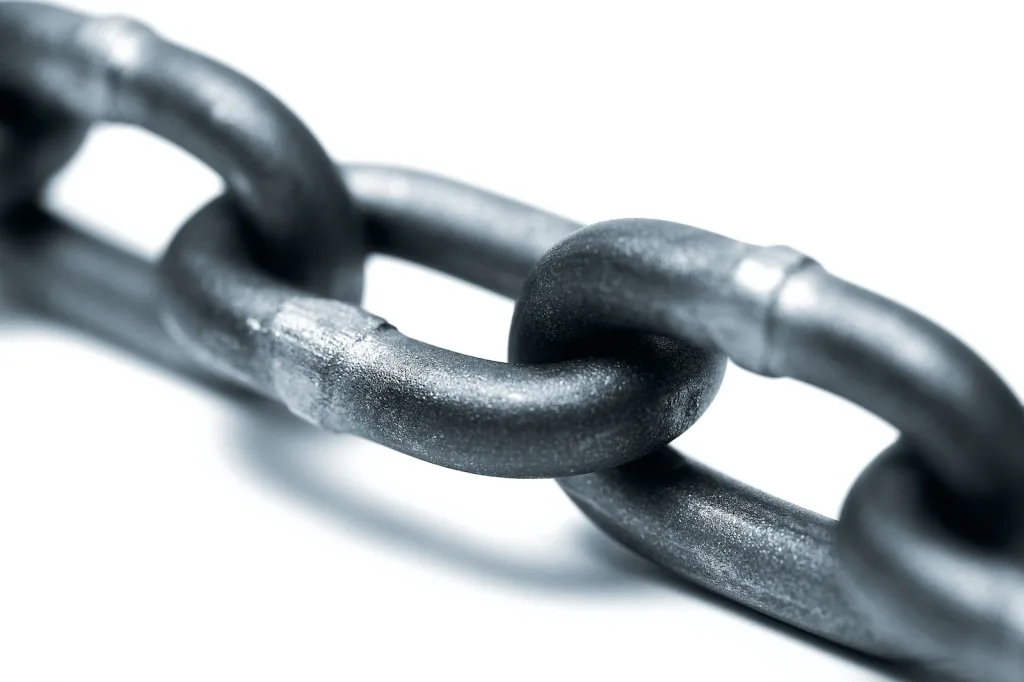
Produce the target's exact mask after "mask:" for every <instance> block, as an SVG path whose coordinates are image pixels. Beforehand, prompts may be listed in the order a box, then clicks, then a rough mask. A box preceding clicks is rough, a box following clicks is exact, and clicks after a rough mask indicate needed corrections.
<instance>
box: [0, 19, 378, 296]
mask: <svg viewBox="0 0 1024 682" xmlns="http://www.w3.org/2000/svg"><path fill="white" fill-rule="evenodd" d="M2 92H12V93H15V94H16V95H17V96H19V97H20V98H22V99H28V100H32V101H35V102H39V103H41V104H43V105H45V106H46V107H48V108H52V109H55V110H58V111H61V112H63V113H64V114H65V115H66V116H70V117H74V118H78V119H82V120H83V121H88V122H92V121H111V122H119V123H127V124H132V125H136V126H140V127H142V128H145V129H147V130H150V131H152V132H154V133H156V134H157V135H160V136H162V137H165V138H167V139H168V140H171V141H172V142H175V143H176V144H178V145H180V146H181V147H182V148H184V149H185V150H187V151H188V152H190V153H192V154H194V155H195V156H196V157H197V158H199V159H200V160H202V161H204V162H206V163H207V164H209V165H210V167H211V168H213V169H214V170H215V171H217V172H218V173H220V175H221V176H222V177H223V178H224V182H225V183H226V185H227V189H228V193H229V194H230V196H231V197H232V200H233V202H234V203H235V204H236V205H237V206H238V207H239V210H240V211H241V212H242V213H243V214H244V215H245V217H246V219H247V220H246V229H247V231H251V232H253V233H254V234H253V235H252V237H253V238H251V239H247V242H246V246H247V248H250V249H252V250H253V251H254V253H255V254H256V256H257V257H258V260H259V262H260V263H261V265H263V266H264V267H266V268H271V269H273V271H274V272H276V273H277V274H279V275H281V276H284V277H286V278H287V279H289V280H290V281H295V282H299V283H301V284H302V285H303V286H304V287H306V288H309V289H312V290H315V291H318V292H321V293H329V294H331V295H334V296H337V297H339V298H342V299H344V300H349V301H354V302H358V300H359V298H360V295H361V292H362V263H363V256H364V251H365V249H364V245H363V230H362V229H361V227H360V224H359V216H358V214H357V213H356V212H355V210H354V209H353V207H352V203H351V200H350V198H349V196H348V193H347V192H346V191H345V188H344V186H343V185H342V184H341V183H340V182H338V178H337V176H336V175H335V174H334V173H333V172H332V163H331V161H330V159H329V158H328V157H327V154H326V153H325V152H324V150H323V149H322V148H321V146H320V145H319V144H318V143H317V141H316V139H315V138H314V137H313V135H312V134H311V133H310V132H309V130H308V129H307V128H306V127H305V126H304V125H303V124H302V122H301V121H299V119H298V118H297V117H296V116H295V114H293V113H292V112H291V111H290V110H289V109H288V108H287V107H285V106H284V105H283V104H282V103H281V102H280V101H279V100H278V99H277V98H275V97H274V96H273V95H271V94H270V93H268V92H267V91H266V90H264V89H263V88H262V87H260V86H258V85H256V84H255V83H253V82H252V81H251V80H249V79H247V78H245V77H244V76H242V75H241V74H239V73H237V72H235V71H233V70H231V69H229V68H228V67H226V66H224V65H223V64H219V63H217V62H215V61H213V60H211V59H209V58H207V57H203V56H200V55H197V54H195V53H194V52H191V51H189V50H185V49H184V48H181V47H179V46H177V45H174V44H172V43H169V42H167V41H165V40H163V39H162V38H160V37H159V36H158V35H157V34H155V33H154V32H153V31H152V30H150V29H149V28H147V27H146V26H144V25H142V24H140V23H138V22H136V21H133V20H131V19H126V18H122V17H90V16H86V15H82V14H79V13H76V12H72V11H70V10H66V9H62V8H58V7H53V6H50V5H44V4H36V3H23V2H9V3H8V2H4V3H0V93H2ZM327 254H330V256H329V257H328V256H327Z"/></svg>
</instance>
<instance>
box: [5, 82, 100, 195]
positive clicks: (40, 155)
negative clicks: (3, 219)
mask: <svg viewBox="0 0 1024 682" xmlns="http://www.w3.org/2000/svg"><path fill="white" fill-rule="evenodd" d="M85 133H86V126H85V125H84V124H83V123H81V122H79V121H76V120H75V119H73V118H71V117H69V116H67V115H65V114H61V113H60V112H57V111H54V110H52V109H49V108H47V107H42V106H40V105H39V104H38V103H37V102H32V101H25V100H24V99H23V98H21V97H18V96H16V95H14V94H11V93H6V92H0V211H4V210H6V209H7V208H8V207H9V206H10V205H12V204H14V203H17V202H20V201H23V200H26V199H32V198H33V197H34V195H35V194H36V193H37V192H38V191H39V189H40V188H41V187H42V186H43V185H44V184H45V183H46V181H47V180H49V179H50V177H51V176H52V175H53V174H54V173H56V172H57V171H58V170H59V169H60V168H61V167H62V166H64V164H66V163H67V162H68V161H69V160H70V159H71V157H72V156H74V154H75V152H76V151H78V148H79V147H80V146H81V144H82V142H83V140H84V139H85Z"/></svg>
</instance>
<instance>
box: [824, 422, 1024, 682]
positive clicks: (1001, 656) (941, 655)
mask: <svg viewBox="0 0 1024 682" xmlns="http://www.w3.org/2000/svg"><path fill="white" fill-rule="evenodd" d="M944 504H945V502H944V501H943V500H942V491H941V488H938V487H937V486H936V485H935V481H934V480H933V479H931V478H930V477H929V476H927V475H926V474H925V471H924V469H923V468H922V466H921V457H920V453H919V452H918V451H917V449H916V448H915V447H914V446H913V445H911V443H910V442H909V441H907V440H901V441H898V442H897V443H896V444H894V445H893V446H892V447H890V448H889V449H888V450H886V452H884V453H883V454H882V455H880V456H879V457H878V458H877V459H876V460H875V461H874V462H873V463H872V464H871V465H870V466H869V467H868V468H867V469H866V470H865V471H864V473H862V474H861V476H860V477H859V478H858V480H857V483H856V484H855V485H854V487H853V489H852V490H851V491H850V494H849V495H848V496H847V499H846V503H845V505H844V507H843V512H842V515H841V516H840V522H839V528H838V530H837V544H838V550H837V551H838V554H839V557H840V558H841V560H842V565H843V567H844V569H845V571H846V573H847V574H848V575H849V579H848V581H847V584H846V587H847V589H848V591H850V592H851V593H852V594H853V595H855V596H856V597H857V598H858V605H859V607H860V608H861V609H862V610H864V612H865V613H867V614H868V615H869V616H870V618H871V620H872V622H873V624H874V625H875V626H876V628H877V629H878V630H879V631H880V632H885V633H888V634H889V635H890V636H891V637H893V638H899V639H900V640H902V641H904V642H907V647H908V649H909V650H912V651H914V652H915V653H916V654H917V655H918V656H920V657H921V658H923V659H925V660H928V661H929V662H930V663H931V664H932V665H933V666H934V667H936V668H941V669H945V670H947V671H949V672H951V673H954V674H957V675H960V676H963V677H966V678H968V679H979V680H991V681H995V682H1019V680H1024V551H1022V550H1024V535H1022V533H1021V531H1022V530H1024V524H1020V523H1019V521H1020V519H1019V517H1017V518H1015V519H1013V520H1014V521H1016V522H1017V523H1016V525H1017V529H1016V530H1017V533H1016V535H1015V537H1013V538H1012V539H1009V540H1005V539H1004V540H1002V541H998V542H988V543H983V542H979V541H977V540H976V539H973V538H969V537H964V536H962V535H960V534H958V533H955V532H954V531H952V530H951V529H950V528H949V527H948V524H947V523H944V521H943V518H942V516H943V514H940V513H936V512H937V511H943V505H944ZM954 513H956V512H954ZM979 523H980V524H986V520H985V519H984V518H981V519H980V520H979ZM959 525H961V526H967V527H966V528H964V530H965V531H967V532H970V531H972V530H973V531H974V534H975V535H978V536H981V535H985V534H987V532H986V531H987V530H988V529H986V528H984V527H975V528H973V529H972V528H971V527H970V524H964V523H961V524H959ZM986 525H987V524H986Z"/></svg>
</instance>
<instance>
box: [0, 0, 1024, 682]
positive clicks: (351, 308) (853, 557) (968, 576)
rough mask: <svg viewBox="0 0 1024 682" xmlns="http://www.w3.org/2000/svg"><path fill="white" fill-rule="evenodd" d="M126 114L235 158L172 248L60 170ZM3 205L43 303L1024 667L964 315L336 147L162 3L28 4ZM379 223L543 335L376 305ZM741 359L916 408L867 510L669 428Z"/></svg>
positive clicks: (993, 392)
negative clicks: (488, 357) (682, 448)
mask: <svg viewBox="0 0 1024 682" xmlns="http://www.w3.org/2000/svg"><path fill="white" fill-rule="evenodd" d="M99 120H106V121H118V122H124V123H130V124H133V125H137V126H140V127H143V128H146V129H148V130H150V131H152V132H153V133H155V134H158V135H161V136H163V137H166V138H167V139H169V140H171V141H173V142H175V143H177V144H179V145H180V146H181V147H182V148H184V149H186V150H187V151H189V152H191V153H192V154H194V155H195V156H197V157H198V158H200V159H201V160H203V161H205V162H206V163H208V164H209V165H210V166H211V168H213V169H214V170H216V171H217V172H218V173H220V174H221V175H222V176H223V178H224V180H225V184H226V187H227V192H226V194H225V195H224V196H222V197H220V198H218V199H216V200H214V201H213V202H211V203H210V204H208V205H207V206H205V207H204V208H202V209H201V210H199V211H198V212H197V213H196V214H195V215H194V216H193V217H192V218H191V219H190V220H189V221H188V222H187V223H186V225H185V226H184V227H183V228H182V229H181V230H180V231H179V232H178V234H177V235H176V236H175V238H174V240H173V242H172V244H171V246H170V247H169V249H168V250H167V252H166V254H165V256H164V257H163V258H162V260H161V262H160V263H159V264H158V265H157V266H154V265H152V264H150V263H147V262H145V261H143V260H141V259H139V258H137V257H135V256H133V255H131V254H128V253H126V252H124V251H121V250H119V249H118V248H116V247H113V246H111V245H109V244H106V243H103V242H101V241H98V240H97V239H95V238H94V237H91V236H89V235H88V234H87V233H85V232H83V231H80V230H78V229H76V228H75V227H73V226H71V225H69V224H67V223H65V222H64V221H63V220H62V219H60V218H59V217H56V216H54V215H52V214H50V213H48V212H47V211H46V209H45V208H42V207H41V206H40V205H39V203H38V201H37V200H36V195H37V193H38V190H39V189H40V188H41V187H42V186H43V185H44V184H45V182H46V180H47V179H48V178H49V177H50V176H52V174H53V173H55V172H56V171H57V170H58V169H59V168H60V167H61V166H62V165H63V164H64V163H65V162H66V161H67V160H69V159H70V157H71V156H72V155H73V154H74V152H75V150H76V148H77V146H78V145H79V143H80V142H81V141H82V139H83V137H84V132H85V130H86V128H87V126H88V124H89V123H91V122H94V121H99ZM0 210H2V212H3V213H2V220H0V281H2V282H3V285H4V291H5V292H7V294H8V295H9V296H10V297H11V298H12V299H14V300H16V301H18V302H20V303H22V304H24V305H27V306H31V307H32V308H34V309H36V310H39V311H43V312H45V313H48V314H50V315H52V316H54V317H56V318H59V319H62V320H64V321H67V322H69V323H72V324H74V325H78V326H81V327H84V328H87V329H89V330H91V331H93V332H95V333H97V334H99V335H101V336H103V337H105V338H108V339H111V340H113V341H115V342H118V343H120V344H122V345H124V346H125V347H127V348H129V349H131V350H133V351H135V352H138V353H142V354H144V355H146V356H148V357H151V358H153V359H155V360H157V361H159V362H161V363H164V364H167V365H169V366H172V367H174V368H176V369H179V370H181V371H184V372H186V373H188V374H195V375H199V376H201V377H203V378H205V379H208V380H227V381H229V382H230V383H232V384H237V385H241V386H244V387H246V388H249V389H252V390H254V391H256V392H258V393H260V394H262V395H264V396H267V397H269V398H272V399H274V400H277V401H280V402H281V403H283V404H285V405H286V406H287V407H288V408H289V409H290V410H292V411H293V412H295V413H296V414H298V415H299V416H301V417H303V418H304V419H306V420H308V421H310V422H312V423H314V424H317V425H319V426H321V427H323V428H326V429H330V430H335V431H343V432H347V433H355V434H358V435H360V436H363V437H365V438H368V439H371V440H374V441H376V442H378V443H381V444H384V445H386V446H388V447H391V448H394V449H396V450H399V451H401V452H404V453H407V454H409V455H412V456H414V457H418V458H421V459H424V460H426V461H429V462H433V463H435V464H439V465H441V466H445V467H450V468H454V469H460V470H463V471H469V472H473V473H477V474H482V475H489V476H505V477H545V478H546V477H551V478H558V479H559V483H560V485H561V486H562V488H563V489H564V490H565V491H566V492H567V493H568V494H569V496H570V497H571V498H572V500H573V501H574V502H575V503H576V504H577V505H579V507H580V508H581V509H582V510H583V512H584V513H586V514H587V516H589V517H590V518H591V519H593V520H594V521H595V522H596V523H597V524H598V525H599V526H601V527H602V528H603V529H605V530H606V531H607V532H608V533H609V534H611V535H612V536H613V537H615V538H617V539H618V540H620V541H621V542H623V543H624V544H626V545H628V546H630V547H632V548H633V549H634V550H636V551H637V552H639V553H640V554H642V555H644V556H646V557H648V558H650V559H651V560H653V561H655V562H657V563H659V564H661V565H663V566H665V567H667V568H668V569H670V570H672V571H673V572H675V573H677V574H678V575H680V576H683V577H685V578H687V579H689V580H692V581H695V582H697V583H699V584H701V585H704V586H705V587H708V588H710V589H712V590H714V591H716V592H718V593H720V594H723V595H725V596H726V597H728V598H730V599H733V600H735V601H737V602H740V603H742V604H745V605H746V606H749V607H751V608H753V609H756V610H758V611H760V612H762V613H765V614H767V615H769V616H772V617H774V618H777V619H779V620H781V621H784V622H786V623H789V624H791V625H794V626H796V627H798V628H801V629H803V630H806V631H808V632H811V633H814V634H816V635H819V636H821V637H824V638H826V639H828V640H831V641H833V642H837V643H839V644H842V645H844V646H848V647H852V648H854V649H857V650H860V651H863V652H865V653H868V654H871V655H874V656H879V657H883V658H887V659H895V660H904V661H918V662H924V663H926V664H927V665H929V666H931V667H932V668H934V669H944V670H947V671H951V672H953V673H955V674H959V675H962V676H966V677H968V678H970V679H979V680H1021V679H1024V571H1022V569H1024V562H1022V558H1021V557H1022V554H1021V547H1022V542H1021V540H1022V536H1024V523H1022V508H1024V502H1022V499H1024V497H1022V496H1021V495H1020V494H1019V493H1020V491H1022V490H1024V457H1022V456H1020V454H1019V453H1022V452H1024V408H1022V407H1021V404H1020V403H1019V401H1018V400H1017V398H1016V397H1015V396H1014V395H1013V394H1012V393H1011V391H1010V389H1009V388H1008V387H1007V386H1006V385H1005V384H1004V383H1003V382H1002V381H1001V380H1000V379H999V377H997V376H996V374H995V373H994V372H993V371H992V370H991V369H990V368H989V367H988V365H986V364H985V363H984V362H983V361H982V360H981V359H980V358H978V356H977V355H975V354H974V353H973V352H972V351H971V350H970V349H968V348H967V347H966V346H964V345H963V344H962V343H961V342H960V341H958V340H957V339H956V338H954V337H953V336H951V335H950V334H948V333H947V332H945V331H944V330H942V329H940V328H939V327H937V326H936V325H934V324H933V323H931V322H930V321H928V320H926V319H924V318H922V317H921V316H919V315H917V314H915V313H913V312H911V311H909V310H907V309H905V308H903V307H901V306H899V305H897V304H895V303H893V302H891V301H888V300H886V299H884V298H882V297H880V296H877V295H875V294H872V293H870V292H868V291H865V290H863V289H861V288H859V287H856V286H855V285H852V284H850V283H847V282H844V281H842V280H840V279H838V278H836V277H834V276H832V275H830V274H828V273H827V272H826V271H825V270H824V269H823V268H822V267H821V266H820V265H818V264H817V263H815V262H814V261H812V260H811V259H809V258H807V257H806V256H803V255H801V254H799V253H797V252H795V251H793V250H791V249H788V248H785V247H768V248H764V247H757V246H752V245H749V244H743V243H740V242H737V241H734V240H730V239H728V238H725V237H722V236H719V235H715V234H712V233H709V232H705V231H703V230H699V229H697V228H694V227H689V226H685V225H677V224H673V223H667V222H661V221H654V220H617V221H610V222H606V223H600V224H597V225H592V226H590V227H586V228H583V227H582V226H581V225H578V224H576V223H573V222H571V221H568V220H565V219H563V218H560V217H558V216H554V215H551V214H549V213H546V212H544V211H541V210H538V209H535V208H532V207H529V206H525V205H522V204H519V203H517V202H515V201H512V200H510V199H507V198H504V197H501V196H498V195H494V194H491V193H488V192H485V191H482V190H479V189H476V188H473V187H470V186H467V185H463V184H460V183H457V182H454V181H452V180H448V179H444V178H440V177H437V176H433V175H428V174H424V173H420V172H415V171H410V170H406V169H400V168H390V167H379V166H346V167H335V166H333V165H332V164H331V162H330V161H329V159H328V157H327V154H326V153H325V152H324V150H323V149H322V148H321V146H320V145H319V144H318V143H317V141H316V140H315V138H314V137H313V136H312V134H311V133H310V132H309V131H308V130H307V129H306V128H305V126H303V125H302V124H301V123H300V122H299V120H298V119H297V118H296V117H295V116H294V115H293V114H292V113H291V112H290V111H289V110H288V109H287V108H286V107H285V106H284V105H283V104H281V103H280V102H279V101H278V100H277V99H276V98H274V97H273V96H272V95H270V94H269V93H267V92H266V91H265V90H263V89H262V88H260V87H259V86H257V85H255V84H254V83H253V82H252V81H250V80H248V79H246V78H245V77H243V76H241V75H239V74H237V73H235V72H234V71H232V70H230V69H229V68H227V67H225V66H223V65H221V64H218V63H216V62H214V61H211V60H209V59H207V58H205V57H201V56H199V55H196V54H193V53H191V52H189V51H187V50H184V49H183V48H181V47H178V46H175V45H173V44H171V43H168V42H166V41H164V40H163V39H162V38H160V37H158V36H157V35H156V34H154V33H153V32H152V31H150V30H149V29H147V28H145V27H144V26H142V25H140V24H138V23H136V22H133V21H130V20H126V19H120V18H92V17H87V16H83V15H80V14H77V13H75V12H71V11H68V10H64V9H60V8H57V7H52V6H47V5H40V4H32V3H4V4H0ZM368 250H374V251H380V252H385V253H390V254H393V255H397V256H400V257H402V258H406V259H410V260H413V261H417V262H420V263H423V264H425V265H428V266H430V267H433V268H436V269H438V270H441V271H444V272H447V273H450V274H452V275H455V276H457V277H460V278H462V279H465V280H467V281H470V282H473V283H475V284H478V285H481V286H484V287H487V288H489V289H491V290H493V291H496V292H499V293H502V294H505V295H508V296H512V297H517V298H518V301H517V305H516V313H515V316H514V319H513V323H512V329H511V334H510V360H511V362H512V364H504V363H496V362H490V361H485V360H481V359H477V358H471V357H467V356H463V355H460V354H457V353H453V352H450V351H446V350H443V349H440V348H435V347H432V346H429V345H427V344H424V343H421V342H419V341H416V340H413V339H410V338H407V337H405V336H403V335H402V334H401V333H400V332H399V331H398V330H397V329H395V328H394V327H393V326H391V325H389V324H388V323H387V322H386V321H385V320H383V319H381V318H379V317H377V316H374V315H372V314H370V313H368V312H366V311H365V310H363V309H361V308H360V307H359V305H358V303H359V298H360V295H361V291H362V273H363V260H364V258H365V256H366V254H367V252H368ZM727 357H728V358H730V359H732V360H733V361H734V362H736V363H737V364H738V365H740V366H742V367H745V368H747V369H750V370H752V371H754V372H757V373H760V374H764V375H766V376H788V377H792V378H795V379H798V380H800V381H804V382H807V383H810V384H813V385H816V386H819V387H821V388H823V389H825V390H828V391H830V392H833V393H835V394H838V395H840V396H843V397H845V398H847V399H849V400H850V401H852V402H854V403H856V404H859V405H861V406H863V407H865V408H867V409H869V410H871V411H873V412H874V413H875V414H877V415H879V416H880V417H882V418H884V419H886V420H887V421H889V422H890V423H891V424H893V425H894V426H895V427H897V428H898V429H899V430H900V432H901V437H900V439H899V440H898V441H897V442H896V443H895V444H894V445H893V446H892V447H890V448H889V449H888V450H887V451H886V452H885V453H883V454H882V455H881V456H879V457H878V458H877V459H876V461H875V462H874V463H873V464H872V465H871V466H870V467H869V468H868V469H867V470H866V471H865V472H864V473H863V474H862V476H861V477H860V478H859V479H858V481H857V482H856V484H855V485H854V486H853V488H852V490H851V492H850V494H849V496H848V499H847V501H846V504H845V506H844V509H843V513H842V514H841V517H840V520H839V521H838V522H834V521H832V520H831V519H827V518H825V517H822V516H819V515H817V514H814V513H812V512H809V511H807V510H804V509H801V508H799V507H796V506H794V505H791V504H789V503H787V502H785V501H782V500H779V499H775V498H772V497H771V496H769V495H766V494H765V493H762V492H760V491H757V490H753V489H751V488H749V487H746V486H744V485H742V484H740V483H738V482H736V481H734V480H731V479H729V478H727V477H724V476H722V475H720V474H717V473H715V472H713V471H711V470H709V469H707V468H705V467H703V466H701V465H699V464H697V463H694V462H692V461H690V460H688V459H687V458H685V457H684V456H682V455H680V454H679V453H676V452H674V451H672V450H670V449H668V448H666V447H664V446H665V445H666V444H667V443H668V442H670V441H671V440H673V439H674V438H675V437H677V436H678V435H680V434H681V433H682V432H683V431H685V430H686V429H687V428H688V427H689V426H690V425H691V424H693V423H694V422H695V421H696V420H697V419H698V418H699V417H700V416H701V414H702V413H703V412H704V410H705V409H706V408H707V407H708V405H709V404H710V402H711V401H712V399H713V398H714V396H715V393H716V392H717V390H718V386H719V383H720V382H721V379H722V376H723V372H724V369H725V363H726V358H727Z"/></svg>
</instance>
